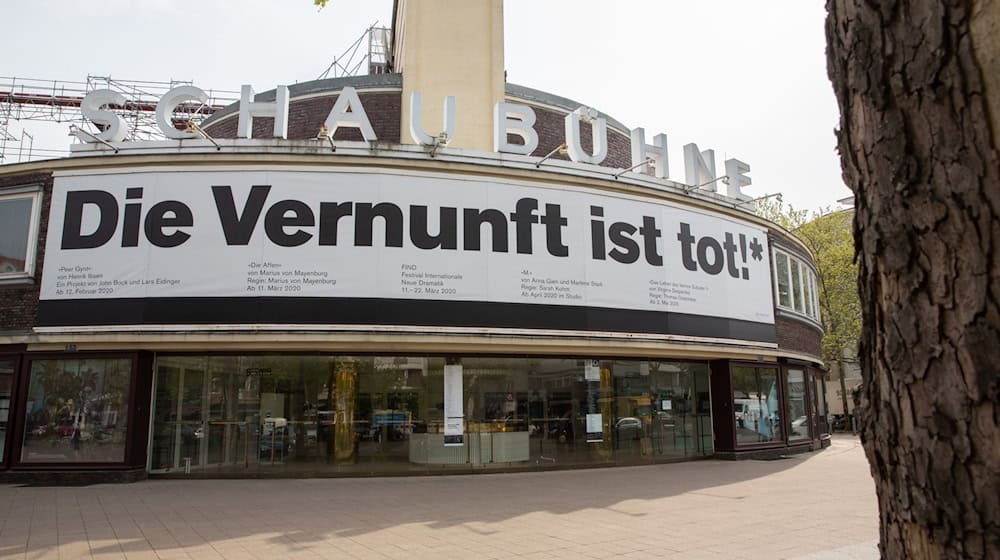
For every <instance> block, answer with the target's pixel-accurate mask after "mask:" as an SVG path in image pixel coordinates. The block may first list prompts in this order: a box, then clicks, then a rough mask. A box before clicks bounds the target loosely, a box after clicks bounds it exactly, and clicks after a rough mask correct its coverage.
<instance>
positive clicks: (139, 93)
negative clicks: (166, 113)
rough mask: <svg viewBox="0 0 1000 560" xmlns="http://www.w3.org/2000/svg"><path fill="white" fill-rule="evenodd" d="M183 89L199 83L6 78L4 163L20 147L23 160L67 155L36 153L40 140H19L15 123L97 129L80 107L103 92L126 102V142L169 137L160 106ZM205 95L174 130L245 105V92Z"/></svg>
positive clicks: (0, 116)
mask: <svg viewBox="0 0 1000 560" xmlns="http://www.w3.org/2000/svg"><path fill="white" fill-rule="evenodd" d="M181 85H193V83H192V82H191V81H182V80H170V81H167V82H152V81H141V80H119V79H114V78H111V77H110V76H87V80H86V81H83V82H74V81H65V80H41V79H35V78H16V77H6V76H0V163H11V162H12V160H13V155H14V154H13V151H14V147H15V146H16V149H17V161H27V160H30V159H32V158H46V157H58V156H60V155H65V154H66V153H67V151H66V150H51V149H36V148H34V137H33V136H32V135H31V134H28V133H27V132H26V131H25V130H22V131H21V136H20V137H17V136H15V135H14V134H12V133H11V131H10V130H9V127H10V123H11V122H14V121H42V122H54V123H67V124H73V125H76V126H78V127H80V128H81V129H84V130H88V129H91V128H92V125H90V124H89V123H88V122H87V121H86V120H85V119H84V118H83V114H82V113H81V112H80V105H81V103H82V102H83V98H84V96H86V95H87V94H88V93H90V92H92V91H96V90H101V89H107V90H111V91H114V92H117V93H120V94H122V96H124V97H125V105H124V106H122V107H115V109H116V112H117V113H118V114H119V115H121V116H122V118H124V119H125V122H126V123H127V125H128V127H127V132H126V140H129V141H134V140H159V139H163V138H164V136H163V133H162V132H161V131H160V129H159V127H158V126H157V124H156V106H157V103H158V102H159V99H160V97H161V96H162V95H163V94H164V93H166V92H167V91H169V90H170V89H172V88H175V87H177V86H181ZM205 93H206V94H208V101H207V102H206V103H181V104H180V105H178V106H177V107H176V108H175V109H174V111H173V114H172V115H171V122H173V123H174V126H176V127H178V128H180V129H183V128H184V126H185V124H186V123H187V122H188V121H192V120H193V121H195V122H196V123H197V122H199V121H201V120H203V119H204V118H206V117H208V116H209V115H211V114H212V113H214V112H215V111H217V110H219V109H221V108H223V107H225V106H227V105H229V104H231V103H235V102H237V101H239V92H234V91H223V90H205ZM91 132H92V133H97V132H99V131H98V130H91ZM26 142H27V153H25V147H26V146H25V143H26Z"/></svg>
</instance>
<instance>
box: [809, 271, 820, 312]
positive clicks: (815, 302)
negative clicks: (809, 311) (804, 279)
mask: <svg viewBox="0 0 1000 560" xmlns="http://www.w3.org/2000/svg"><path fill="white" fill-rule="evenodd" d="M810 280H811V281H812V292H813V308H814V309H815V310H816V318H817V319H822V317H821V316H820V309H819V290H817V287H818V285H819V284H818V283H817V281H816V277H815V276H810Z"/></svg>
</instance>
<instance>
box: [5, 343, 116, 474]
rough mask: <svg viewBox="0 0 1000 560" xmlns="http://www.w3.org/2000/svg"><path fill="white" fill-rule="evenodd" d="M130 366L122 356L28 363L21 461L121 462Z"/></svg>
mask: <svg viewBox="0 0 1000 560" xmlns="http://www.w3.org/2000/svg"><path fill="white" fill-rule="evenodd" d="M131 366H132V363H131V361H130V360H127V359H96V360H35V361H34V362H32V363H31V381H30V386H29V388H28V402H27V406H26V413H25V416H26V419H25V427H24V445H23V447H22V450H21V460H22V461H24V462H28V463H121V462H122V461H124V460H125V436H126V432H127V428H128V426H127V419H128V395H129V383H130V378H131Z"/></svg>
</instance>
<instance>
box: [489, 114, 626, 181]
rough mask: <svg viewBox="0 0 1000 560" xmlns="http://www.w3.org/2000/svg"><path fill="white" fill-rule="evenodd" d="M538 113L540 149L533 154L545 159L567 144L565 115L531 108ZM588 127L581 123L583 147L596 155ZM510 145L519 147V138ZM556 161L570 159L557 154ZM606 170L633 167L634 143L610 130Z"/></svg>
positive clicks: (511, 139)
mask: <svg viewBox="0 0 1000 560" xmlns="http://www.w3.org/2000/svg"><path fill="white" fill-rule="evenodd" d="M532 108H533V109H534V111H535V117H536V120H535V132H537V133H538V148H536V149H535V151H534V152H533V153H532V154H531V155H533V156H537V157H542V156H544V155H545V154H547V153H549V152H551V151H552V150H553V149H555V147H556V146H558V145H559V144H562V143H563V142H565V141H566V113H560V112H557V111H552V110H549V109H542V108H539V107H532ZM592 138H593V137H592V136H591V127H590V124H589V123H583V122H581V123H580V144H581V145H582V146H583V149H584V151H586V152H587V153H588V154H591V153H593V151H594V142H593V140H592ZM507 141H508V142H517V143H520V140H519V139H517V137H508V139H507ZM552 158H553V159H562V160H569V157H567V156H561V155H559V154H556V155H554V156H552ZM601 165H602V166H604V167H613V168H616V169H617V168H626V167H631V166H632V140H631V139H630V138H629V137H628V136H625V135H624V134H621V133H619V132H617V131H614V130H612V129H611V128H608V157H606V158H604V161H603V162H601Z"/></svg>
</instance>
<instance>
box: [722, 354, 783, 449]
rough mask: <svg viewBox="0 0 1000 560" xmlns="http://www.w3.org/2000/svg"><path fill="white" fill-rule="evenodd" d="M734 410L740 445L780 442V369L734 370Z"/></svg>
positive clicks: (748, 368)
mask: <svg viewBox="0 0 1000 560" xmlns="http://www.w3.org/2000/svg"><path fill="white" fill-rule="evenodd" d="M733 410H734V414H735V420H736V443H737V444H741V443H766V442H769V441H778V440H781V439H782V430H781V414H780V410H779V408H778V372H777V370H775V369H771V368H753V367H734V368H733Z"/></svg>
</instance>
